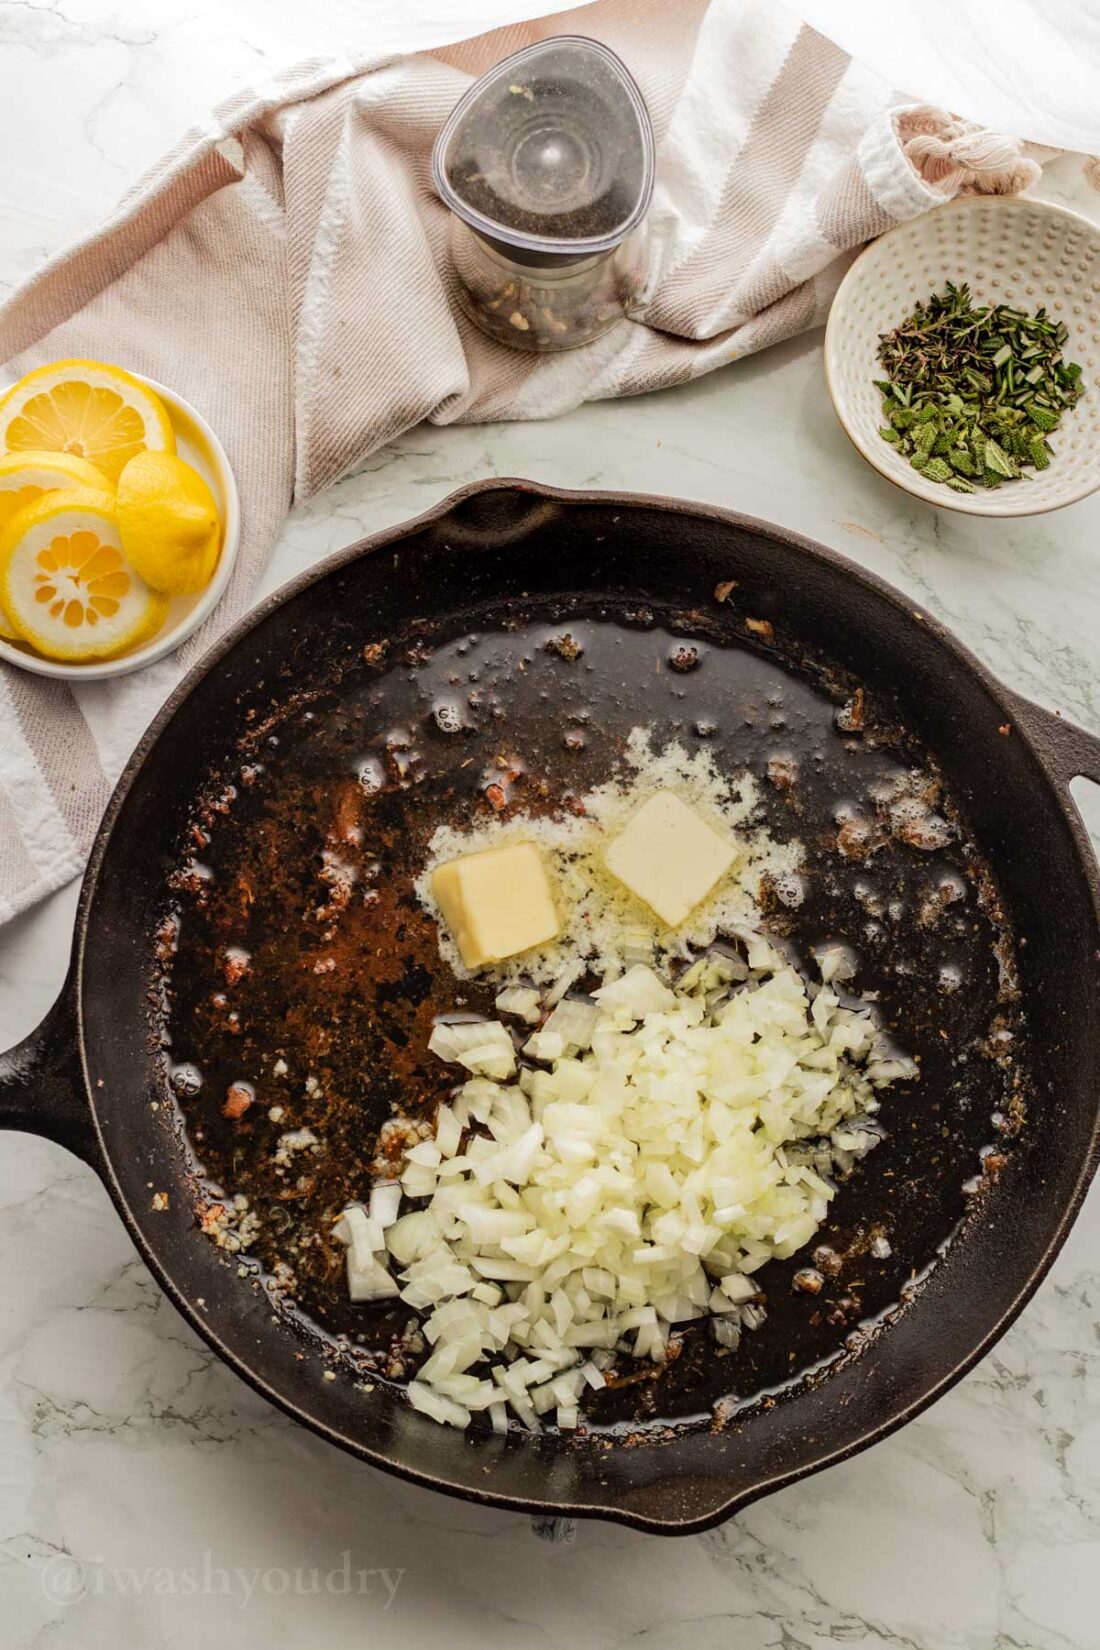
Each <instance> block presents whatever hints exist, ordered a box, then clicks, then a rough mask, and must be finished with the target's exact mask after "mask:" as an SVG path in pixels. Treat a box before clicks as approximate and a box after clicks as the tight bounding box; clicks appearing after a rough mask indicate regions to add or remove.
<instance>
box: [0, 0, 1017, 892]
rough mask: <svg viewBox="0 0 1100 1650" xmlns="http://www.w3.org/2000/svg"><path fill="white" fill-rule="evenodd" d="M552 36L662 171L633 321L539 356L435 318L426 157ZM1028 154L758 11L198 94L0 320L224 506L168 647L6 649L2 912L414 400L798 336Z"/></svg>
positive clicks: (35, 358)
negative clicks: (222, 570) (113, 373)
mask: <svg viewBox="0 0 1100 1650" xmlns="http://www.w3.org/2000/svg"><path fill="white" fill-rule="evenodd" d="M566 32H577V33H584V34H589V35H593V36H596V37H597V38H599V39H601V40H603V41H605V42H606V43H607V44H608V45H609V46H611V47H612V48H613V49H614V50H615V51H617V52H618V53H619V54H620V56H621V57H622V58H623V59H624V60H625V62H626V63H627V64H628V66H629V67H630V69H631V70H632V71H633V73H634V75H635V76H636V77H637V79H638V81H639V83H640V85H641V88H642V91H643V93H644V95H645V97H646V100H647V102H648V104H649V107H650V110H651V111H652V114H653V120H654V125H655V127H656V132H657V139H658V177H659V181H658V187H657V191H656V196H655V199H654V205H653V212H652V220H651V221H652V231H653V234H652V240H651V253H650V262H649V270H648V283H647V287H646V292H647V303H646V307H645V310H644V314H643V319H642V320H641V321H639V322H626V323H624V324H623V325H622V326H620V327H618V328H616V329H615V330H614V331H613V332H612V333H610V334H608V335H607V336H605V337H604V338H602V339H600V340H599V341H598V342H596V343H594V344H592V345H589V346H588V347H587V348H585V349H582V350H578V351H574V352H571V353H568V354H563V355H560V356H556V357H549V358H546V357H543V358H538V357H530V356H525V355H521V354H517V353H513V352H511V351H509V350H507V349H504V348H503V347H501V346H499V345H496V344H494V343H491V342H489V341H488V340H487V339H485V338H483V337H482V336H481V335H480V334H479V333H477V332H476V331H474V330H473V329H472V328H471V327H470V326H469V324H468V323H467V321H466V320H465V319H464V317H463V316H462V315H461V314H460V313H459V312H458V310H457V308H456V306H455V302H454V292H453V282H452V278H451V275H450V273H449V270H448V266H447V252H446V248H447V215H446V212H445V210H444V208H443V207H442V206H441V205H440V203H439V201H438V200H437V199H436V197H435V195H434V194H433V191H432V187H431V181H430V170H429V157H430V153H431V146H432V142H433V139H434V137H435V134H436V132H437V131H438V129H439V127H440V125H441V124H442V122H443V120H444V118H445V116H446V114H447V113H448V111H449V110H450V108H451V107H452V105H453V104H454V102H455V101H456V99H457V98H458V97H459V96H460V95H461V93H462V92H463V91H464V90H465V88H466V86H467V85H468V84H469V83H470V79H471V77H472V76H476V75H478V74H480V73H482V72H483V71H484V70H485V69H486V68H488V67H489V66H490V65H491V64H492V63H494V62H496V61H497V60H498V59H499V58H501V57H502V56H504V55H505V54H506V53H508V52H511V51H514V50H516V49H517V48H518V47H520V46H522V45H525V44H527V43H528V42H530V41H531V40H534V39H539V38H543V37H545V36H546V35H550V34H559V33H566ZM1037 170H1038V169H1037V167H1036V166H1035V163H1034V162H1033V161H1030V160H1027V159H1024V158H1023V157H1022V156H1021V153H1020V151H1019V148H1018V146H1017V145H1016V144H1014V143H1013V142H1012V141H1011V140H1004V139H999V138H991V137H990V134H988V133H983V132H979V131H976V130H975V129H973V128H971V127H968V126H966V125H965V124H963V123H960V122H957V121H952V120H950V119H949V118H948V117H947V116H946V115H945V114H943V113H941V112H939V111H937V110H930V109H927V108H922V107H918V106H914V105H912V104H911V103H908V104H906V103H903V102H902V100H901V99H900V97H899V96H898V95H897V94H896V93H895V92H894V91H893V90H892V89H891V88H890V87H889V86H888V85H887V84H886V83H884V82H883V81H881V80H880V79H879V78H878V77H877V76H875V75H873V74H871V73H870V72H868V71H867V70H865V69H863V68H862V67H861V66H860V65H859V64H858V63H857V62H854V61H853V60H852V59H851V58H849V57H848V56H846V55H845V53H844V52H842V51H841V50H840V49H839V48H838V47H836V46H834V45H832V44H831V43H830V42H829V41H827V40H825V39H824V38H823V37H822V36H821V35H819V34H816V33H814V31H813V30H812V29H810V28H808V27H805V26H803V25H801V24H800V22H799V20H798V18H797V16H796V15H795V14H794V13H792V12H789V11H786V10H784V9H783V8H782V7H781V6H780V5H777V4H775V3H774V0H710V3H709V4H708V3H707V0H677V4H675V5H669V4H667V0H599V3H597V4H595V5H592V6H586V7H584V8H582V9H581V10H579V11H577V12H575V13H565V14H559V15H557V16H554V17H550V18H545V19H542V20H540V21H538V22H534V23H530V22H528V23H523V24H519V25H516V26H514V27H511V28H507V29H501V30H497V31H496V32H494V33H492V34H488V35H483V36H481V37H480V38H479V39H476V40H471V41H466V42H463V43H461V44H459V45H457V46H454V45H452V46H448V47H446V48H444V49H440V50H439V51H437V52H435V53H433V54H431V55H426V54H423V53H422V54H420V55H418V56H415V57H407V58H398V59H389V60H387V61H385V62H376V63H373V64H372V63H370V62H363V61H349V60H333V59H331V58H330V59H326V60H325V61H323V62H314V63H309V64H304V65H302V66H301V67H300V68H299V69H297V70H296V71H294V72H293V73H291V74H287V75H283V76H282V77H281V78H280V80H279V81H278V82H277V83H275V84H273V85H269V86H267V87H266V88H264V89H263V90H262V92H258V93H257V92H253V93H251V94H248V95H242V96H240V97H238V98H236V99H234V100H233V102H232V103H231V104H229V105H227V106H224V107H222V108H221V109H219V110H218V111H217V112H216V113H215V115H214V116H212V118H211V120H210V122H209V123H208V124H207V125H206V126H205V127H204V128H203V129H202V130H200V131H197V132H195V133H192V134H191V135H189V137H188V138H187V139H186V140H185V141H184V142H183V144H182V145H181V146H180V147H179V148H178V149H177V150H176V152H175V153H173V154H171V155H169V156H168V157H167V158H166V159H165V160H164V161H163V162H162V163H161V164H160V165H159V166H157V167H156V168H155V169H154V171H153V172H152V173H151V174H150V175H149V176H148V177H147V178H146V179H145V180H144V181H143V182H142V184H141V185H140V186H139V187H138V189H137V190H136V191H135V192H134V193H133V194H132V195H131V196H130V197H129V198H128V199H127V200H126V201H125V202H124V204H123V205H122V207H121V208H120V209H119V211H118V213H117V214H116V216H115V217H114V218H113V219H112V220H111V222H109V223H108V224H107V225H106V226H105V227H104V228H103V229H102V230H101V231H100V232H99V233H98V234H96V235H94V236H92V237H91V238H90V239H88V240H86V241H85V242H83V243H82V244H81V245H79V246H77V247H75V248H74V249H73V250H71V251H69V252H67V253H65V254H64V255H62V256H61V257H59V258H56V259H55V260H54V261H53V262H52V263H51V264H49V265H47V267H46V268H45V269H43V270H42V271H41V272H40V273H39V274H38V275H36V276H35V277H34V278H33V279H31V280H30V281H29V282H27V284H26V285H25V286H24V287H23V288H22V289H21V290H20V291H18V292H16V294H15V295H14V296H13V297H12V298H11V300H10V301H9V302H8V304H7V305H6V306H5V307H4V309H3V310H2V311H0V360H7V361H10V363H11V365H12V367H13V369H15V370H17V371H24V370H26V369H27V368H28V367H30V366H33V365H36V364H38V363H40V362H43V361H48V360H52V359H56V358H58V357H62V356H70V355H82V356H92V357H98V358H100V359H105V360H108V361H116V362H118V363H120V364H121V365H123V366H126V367H129V368H131V369H135V370H136V371H138V372H143V373H146V374H148V375H149V376H150V377H153V378H156V379H159V380H161V381H162V382H163V383H167V384H171V385H173V386H174V387H175V388H176V389H177V390H179V391H180V392H181V393H182V394H183V395H184V396H186V397H187V398H188V399H189V400H190V401H192V402H194V404H195V405H196V406H197V407H198V408H199V409H200V410H201V411H202V412H203V413H204V414H205V415H206V417H207V418H208V419H209V421H210V423H211V424H212V425H213V426H214V428H215V429H216V430H217V431H218V432H219V434H220V435H221V437H222V439H223V441H224V442H225V445H226V447H227V449H228V452H229V457H230V461H231V463H232V464H233V467H234V469H235V471H236V474H237V478H238V482H239V485H240V491H241V500H242V509H243V539H242V544H241V550H240V555H239V559H238V562H237V566H236V568H235V571H234V575H233V579H232V582H231V584H230V586H229V589H228V591H227V593H226V596H225V598H224V600H223V601H222V603H221V605H220V607H219V608H218V610H217V612H216V613H215V614H214V615H213V616H212V617H211V619H210V620H209V621H208V622H207V623H206V625H205V626H204V627H203V628H202V629H201V630H200V631H199V632H198V633H197V634H196V635H195V636H193V637H192V638H191V639H190V640H189V641H188V642H187V643H186V644H185V645H184V646H183V647H182V648H181V649H180V650H179V652H178V653H177V654H176V655H175V656H173V657H172V658H170V659H167V660H164V661H162V662H161V663H160V664H158V665H155V666H152V667H151V668H150V669H148V670H146V671H144V672H142V673H141V674H139V675H136V676H131V677H127V678H124V679H122V680H120V681H116V682H107V683H102V684H88V685H87V686H78V687H77V688H75V689H70V688H69V687H68V686H66V685H64V684H61V683H56V682H47V681H43V680H40V679H39V678H36V677H33V676H30V675H27V674H24V673H22V672H20V671H19V670H17V669H14V668H11V667H8V666H4V667H0V670H2V674H0V920H4V919H5V918H7V917H10V916H11V915H13V914H14V913H15V912H17V911H19V910H21V909H22V908H24V907H26V906H27V905H29V904H31V903H32V902H33V901H34V900H36V899H38V898H40V897H41V896H42V895H43V894H44V893H46V892H48V891H49V890H50V889H52V888H56V887H58V886H59V885H60V884H61V883H63V882H65V881H66V880H67V879H68V878H70V877H72V876H73V875H74V874H75V873H77V872H78V871H79V870H80V869H81V867H82V865H83V863H84V859H85V857H86V854H87V851H88V847H89V844H90V841H91V839H92V836H93V834H94V831H95V827H96V825H97V822H98V820H99V817H100V815H101V813H102V810H103V808H104V806H105V804H106V802H107V799H108V795H109V793H110V790H111V787H112V785H113V783H114V781H115V779H116V777H117V775H118V773H119V772H120V770H121V768H122V766H123V764H124V762H125V760H126V758H127V756H128V755H129V753H130V751H131V750H132V749H133V746H134V744H135V743H136V742H137V740H138V738H139V737H140V734H141V732H142V730H143V729H144V728H145V726H146V725H147V724H148V722H149V721H150V719H151V718H152V716H153V715H154V713H155V711H156V710H157V707H158V706H159V705H160V704H161V703H162V702H163V700H164V699H165V697H166V696H167V695H168V693H169V692H170V691H171V689H172V687H173V686H174V684H175V683H176V681H177V680H178V679H179V677H180V675H181V673H182V672H183V671H185V670H186V669H187V668H188V667H189V666H190V665H192V664H193V663H194V662H195V660H196V659H197V658H198V657H199V656H200V654H201V653H202V652H203V651H204V650H205V649H206V648H207V647H208V646H209V645H210V643H211V642H212V641H213V640H214V638H215V637H216V636H217V635H218V633H219V632H220V631H221V630H222V629H224V628H225V627H226V626H227V625H228V624H230V623H231V622H232V621H233V620H235V619H236V618H238V617H239V616H240V614H242V613H243V612H244V611H245V609H246V608H247V607H248V605H249V601H250V598H251V592H252V590H253V587H254V584H255V581H256V579H257V576H258V574H259V572H260V569H261V567H262V566H263V563H264V560H265V558H266V556H267V555H268V552H269V550H270V548H271V545H272V543H273V541H274V539H275V537H276V535H277V533H278V531H279V528H280V525H281V523H282V520H283V518H284V516H285V514H286V512H287V510H288V509H289V507H290V505H291V503H292V501H293V500H294V499H304V498H308V497H309V496H310V495H311V494H313V493H315V492H317V491H318V490H319V489H320V488H322V487H325V486H327V485H328V484H329V483H331V482H333V481H335V480H336V479H337V478H338V477H340V476H342V475H344V474H346V473H347V472H348V471H350V470H352V469H354V468H355V467H356V466H357V465H360V464H362V462H363V460H364V459H365V458H366V457H367V455H368V454H369V453H371V452H372V451H373V450H374V449H375V448H376V447H378V446H380V445H381V444H382V443H384V442H386V441H389V440H390V439H391V438H392V437H394V436H395V435H397V434H399V433H400V432H401V431H402V430H406V429H408V428H409V427H410V426H411V425H413V424H415V423H417V422H418V421H419V420H421V419H425V418H427V419H431V420H432V421H433V422H434V423H436V424H451V423H456V422H471V421H479V420H489V419H502V418H503V419H512V418H546V417H550V416H552V415H554V414H556V413H559V412H564V411H565V410H566V409H567V408H569V407H572V406H575V405H576V404H577V403H578V402H580V401H583V400H589V399H594V398H597V397H605V396H615V395H633V394H638V393H640V392H642V391H645V390H651V389H656V388H658V387H659V386H662V385H667V384H675V383H679V382H682V381H683V380H685V379H689V378H693V377H695V376H697V375H698V374H701V373H704V372H708V371H710V370H711V369H712V368H714V367H718V366H723V365H725V364H726V363H728V362H731V361H734V360H736V359H738V358H739V357H741V356H744V355H747V354H749V353H750V352H752V351H754V350H759V349H762V348H764V347H765V346H766V345H768V344H771V343H774V342H775V341H777V340H778V339H782V338H786V337H789V336H791V335H792V334H794V333H797V332H800V331H802V330H804V329H805V328H808V327H812V326H814V325H815V324H817V323H819V322H820V321H822V320H823V318H824V316H825V313H826V311H827V309H828V306H829V302H830V300H831V298H832V296H833V293H834V292H835V290H836V286H837V283H838V281H839V279H840V277H841V275H842V274H843V273H844V270H845V269H846V267H847V264H848V263H849V262H850V259H851V256H852V254H853V252H854V250H855V249H857V248H858V247H859V246H860V245H861V244H862V243H863V242H865V241H866V240H868V239H869V238H870V237H872V236H874V235H877V234H879V233H881V231H883V230H884V229H887V228H889V226H890V225H891V224H892V223H895V222H898V221H900V220H903V219H907V218H911V217H914V216H915V215H916V214H917V213H920V212H924V211H926V210H927V209H928V208H929V207H931V206H934V205H936V204H937V203H938V202H940V201H942V200H943V199H944V198H945V196H946V195H948V194H954V193H957V192H958V191H959V190H961V189H999V190H1003V189H1017V188H1021V187H1024V186H1026V185H1027V184H1028V183H1030V182H1032V181H1034V179H1035V177H1036V176H1037Z"/></svg>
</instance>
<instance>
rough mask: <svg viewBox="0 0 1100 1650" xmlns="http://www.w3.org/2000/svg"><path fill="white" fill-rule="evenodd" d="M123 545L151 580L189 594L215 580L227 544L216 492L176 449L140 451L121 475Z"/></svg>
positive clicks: (156, 587) (160, 586) (171, 591)
mask: <svg viewBox="0 0 1100 1650" xmlns="http://www.w3.org/2000/svg"><path fill="white" fill-rule="evenodd" d="M117 509H118V530H119V532H120V534H121V535H122V548H123V549H124V550H125V552H126V555H127V557H128V559H129V561H130V563H131V564H132V566H134V567H136V568H137V570H138V572H139V573H140V574H141V576H142V578H143V579H144V580H145V582H146V584H149V585H151V586H152V588H153V589H154V590H163V591H164V592H165V593H166V594H167V595H169V596H189V595H191V594H192V593H193V592H194V591H196V590H201V589H202V588H203V587H204V585H207V584H209V583H210V579H211V576H212V575H213V572H214V568H215V567H216V566H217V562H218V551H219V550H220V548H221V541H222V524H221V521H220V519H219V516H218V506H217V504H216V502H215V499H214V495H213V493H212V492H211V491H210V488H209V487H208V486H207V485H206V482H205V481H204V480H203V478H202V476H201V475H200V474H199V472H198V471H197V470H195V469H193V468H192V467H191V465H190V464H185V463H184V462H183V460H182V458H176V457H175V456H174V455H173V454H171V453H139V454H138V455H137V457H136V458H132V459H131V460H130V462H129V464H127V466H126V468H125V469H124V470H123V472H122V474H121V475H120V476H119V478H118V504H117Z"/></svg>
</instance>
